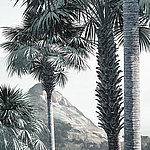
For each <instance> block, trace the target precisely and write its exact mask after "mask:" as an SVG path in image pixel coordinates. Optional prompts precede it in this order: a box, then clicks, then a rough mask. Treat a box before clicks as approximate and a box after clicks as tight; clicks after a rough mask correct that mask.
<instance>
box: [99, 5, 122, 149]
mask: <svg viewBox="0 0 150 150" xmlns="http://www.w3.org/2000/svg"><path fill="white" fill-rule="evenodd" d="M103 9H104V10H103V11H102V14H101V15H103V19H102V20H101V25H100V27H99V29H98V53H97V61H98V67H97V76H98V79H99V81H98V82H97V89H96V92H97V94H96V96H97V98H98V99H97V101H98V106H97V108H98V118H99V121H100V122H99V125H100V127H102V128H103V129H104V131H105V132H106V134H107V139H108V147H109V150H119V149H120V143H119V133H120V130H121V129H122V128H123V123H122V119H123V117H122V116H121V113H122V111H123V107H122V106H121V104H122V103H123V102H122V100H123V99H122V89H121V87H120V82H121V80H122V77H120V72H121V70H120V69H119V61H118V60H117V57H118V55H117V54H116V51H117V48H116V44H115V42H114V35H113V30H112V20H113V19H112V15H111V11H110V8H109V5H108V4H106V5H105V6H104V7H103Z"/></svg>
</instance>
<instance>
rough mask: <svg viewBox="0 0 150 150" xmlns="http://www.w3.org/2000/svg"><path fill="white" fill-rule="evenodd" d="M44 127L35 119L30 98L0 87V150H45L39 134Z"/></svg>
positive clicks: (17, 90)
mask: <svg viewBox="0 0 150 150" xmlns="http://www.w3.org/2000/svg"><path fill="white" fill-rule="evenodd" d="M43 129H44V126H43V124H42V122H39V121H38V120H37V119H36V118H35V112H34V109H33V106H32V105H31V102H30V97H29V95H27V94H23V93H22V90H20V89H15V88H10V87H7V86H5V85H1V86H0V137H1V141H0V149H3V150H8V149H14V150H21V149H31V150H32V149H35V150H36V149H40V150H47V148H46V146H45V145H44V144H43V142H42V141H41V139H40V137H39V134H40V133H42V131H44V130H43Z"/></svg>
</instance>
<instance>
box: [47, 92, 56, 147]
mask: <svg viewBox="0 0 150 150" xmlns="http://www.w3.org/2000/svg"><path fill="white" fill-rule="evenodd" d="M47 113H48V128H49V131H50V135H49V143H50V150H55V136H54V118H53V102H52V93H47Z"/></svg>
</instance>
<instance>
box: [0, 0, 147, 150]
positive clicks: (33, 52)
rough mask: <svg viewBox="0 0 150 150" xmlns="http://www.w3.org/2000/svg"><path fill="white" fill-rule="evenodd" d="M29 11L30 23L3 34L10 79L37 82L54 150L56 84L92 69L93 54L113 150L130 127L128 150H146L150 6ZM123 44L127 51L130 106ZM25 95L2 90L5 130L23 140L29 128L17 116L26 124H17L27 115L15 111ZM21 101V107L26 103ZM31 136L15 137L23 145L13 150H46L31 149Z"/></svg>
mask: <svg viewBox="0 0 150 150" xmlns="http://www.w3.org/2000/svg"><path fill="white" fill-rule="evenodd" d="M18 1H19V0H16V1H15V5H17V3H18ZM22 3H23V5H25V10H24V14H23V23H22V25H20V26H19V27H15V28H12V27H4V29H3V33H4V36H5V37H6V39H7V41H6V42H5V43H2V44H1V47H3V48H4V50H5V51H7V52H8V53H9V56H8V71H9V73H10V74H11V75H13V74H15V73H16V74H17V75H18V76H22V75H24V74H31V75H32V76H33V77H34V78H37V79H38V80H39V81H40V82H41V83H42V86H43V89H44V90H45V91H46V93H47V111H48V126H47V127H48V130H49V132H47V133H48V134H49V150H55V135H54V121H53V104H52V98H51V96H52V92H53V90H54V89H55V87H56V85H57V84H58V85H60V86H65V84H66V82H67V80H68V79H67V76H66V74H65V73H66V71H67V70H68V69H70V68H73V69H75V70H78V71H80V70H84V71H85V70H86V69H88V68H89V67H88V64H87V59H88V58H89V57H90V54H93V53H96V59H97V68H96V69H97V71H96V72H97V77H98V81H97V87H96V98H97V114H98V119H99V127H101V128H103V129H104V131H105V132H106V134H107V139H108V146H109V150H119V149H120V142H119V133H120V130H121V129H122V128H123V127H124V139H125V144H124V145H125V146H124V149H125V150H132V149H133V150H134V149H136V150H137V149H138V150H140V149H141V142H140V141H141V140H140V136H141V135H140V111H139V110H140V105H139V101H140V100H139V52H140V51H141V50H143V49H144V50H145V51H148V50H149V45H150V34H149V33H150V28H149V26H148V23H149V6H150V3H149V2H148V1H146V0H141V1H138V0H131V1H130V2H129V1H128V0H123V1H122V0H103V1H102V0H69V1H68V0H38V1H37V0H23V1H22ZM116 40H117V41H118V42H119V44H120V45H121V44H123V45H124V68H125V70H124V100H123V92H122V89H123V88H122V85H121V81H122V78H123V77H122V76H121V75H120V73H121V72H122V71H121V69H120V65H119V59H118V54H117V50H118V48H117V45H116ZM9 93H11V95H12V96H11V95H10V94H9ZM19 93H20V92H19V91H18V90H16V91H15V89H10V88H9V87H6V86H1V95H0V96H1V97H0V99H1V104H0V111H1V116H0V121H1V124H2V126H3V127H7V128H8V129H9V130H11V131H12V130H13V131H14V133H16V132H17V131H18V132H19V134H21V133H22V130H21V129H22V125H23V126H25V124H27V122H28V123H29V122H30V121H29V120H28V121H27V122H26V121H24V120H23V118H20V117H19V116H18V117H17V118H18V119H20V120H21V121H22V123H21V124H19V125H16V123H13V122H14V120H13V118H12V117H14V116H13V115H14V112H16V111H17V109H18V107H19V106H20V107H27V108H28V105H26V106H24V105H21V104H17V103H15V101H16V99H17V98H16V97H17V96H18V94H19ZM20 95H22V94H21V93H20ZM11 99H12V100H11ZM22 99H23V98H22V97H21V98H18V99H17V101H20V100H21V101H20V103H22V102H23V101H22ZM13 103H15V105H16V106H15V107H12V106H13ZM123 103H124V107H123ZM7 105H9V107H8V106H7ZM11 105H12V106H11ZM16 108H17V109H16ZM12 110H14V111H12ZM123 111H124V114H123ZM10 112H11V113H10ZM21 113H22V112H21ZM21 113H20V114H21ZM21 115H22V116H24V114H21ZM29 116H30V114H28V115H27V117H29ZM10 118H11V121H10ZM33 118H34V117H33ZM33 118H32V119H33ZM32 119H31V120H32ZM7 120H8V121H7ZM33 120H34V119H33ZM40 127H42V125H41V126H40ZM15 128H19V130H16V129H15ZM24 130H26V128H25V127H24ZM7 132H8V131H7ZM35 133H36V132H35ZM35 133H34V134H35ZM9 134H10V133H9ZM30 134H32V133H31V132H28V134H27V135H26V133H24V134H22V136H24V138H23V137H22V138H20V137H18V136H17V137H16V136H15V134H14V137H16V139H18V141H17V140H13V141H12V143H13V145H15V147H16V148H17V146H16V143H18V144H17V145H18V147H19V148H20V147H22V149H23V146H22V145H24V146H25V147H27V148H28V149H36V148H40V149H46V147H44V144H43V143H42V142H35V143H34V142H32V140H28V142H27V140H26V138H27V139H28V138H29V135H30ZM37 138H38V135H37ZM4 139H5V138H4ZM30 139H32V136H30ZM38 140H39V138H38ZM29 141H30V142H29ZM6 143H7V142H5V140H3V145H4V146H3V147H6V148H5V149H8V147H9V144H6ZM37 143H40V144H37ZM37 145H38V146H39V147H37ZM19 148H18V149H19ZM24 149H25V148H24Z"/></svg>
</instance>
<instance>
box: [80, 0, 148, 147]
mask: <svg viewBox="0 0 150 150" xmlns="http://www.w3.org/2000/svg"><path fill="white" fill-rule="evenodd" d="M78 2H79V4H80V5H82V6H83V10H84V11H85V12H83V18H84V20H85V19H86V17H87V21H86V24H85V30H86V31H85V37H86V38H90V39H91V40H92V39H93V38H95V37H96V36H95V33H96V34H97V38H98V53H97V58H98V67H97V74H98V79H99V82H98V84H97V89H96V92H97V97H98V110H99V111H98V114H99V115H98V117H99V121H100V122H99V124H100V126H101V127H102V128H103V129H104V130H105V132H106V133H107V136H108V144H109V149H119V141H118V135H119V132H120V130H121V128H122V127H123V124H122V121H121V120H122V119H123V118H122V115H121V112H122V106H121V104H122V96H121V94H122V92H121V89H120V87H119V84H120V81H121V77H120V78H119V73H120V70H119V64H118V61H117V55H116V45H115V41H114V36H113V34H114V33H115V34H114V35H115V36H119V40H120V41H122V38H121V36H120V35H121V34H120V33H122V28H123V18H122V15H123V14H122V1H120V0H116V1H111V0H110V1H108V0H105V1H99V0H89V1H86V0H78ZM85 13H86V15H85ZM147 21H148V18H147V17H142V16H141V21H140V24H141V26H140V33H141V34H140V44H141V48H143V47H144V48H145V49H148V47H149V36H148V34H147V32H149V31H150V30H149V29H148V28H147V27H146V23H147ZM114 31H115V32H114ZM110 62H111V63H110ZM113 65H114V66H113ZM110 68H111V69H110ZM113 68H114V70H113ZM111 71H112V72H111ZM112 73H113V75H112ZM110 83H111V84H110ZM116 83H117V84H116ZM113 91H115V92H116V93H115V92H113ZM111 92H112V93H111ZM109 93H110V94H109ZM113 96H114V97H115V98H114V97H113ZM113 99H114V100H113ZM117 99H118V100H117ZM110 100H112V101H110ZM115 100H116V101H115ZM111 114H113V115H111ZM110 118H111V119H110ZM115 123H116V124H115ZM110 133H113V134H112V135H111V136H110ZM113 140H114V141H113Z"/></svg>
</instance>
